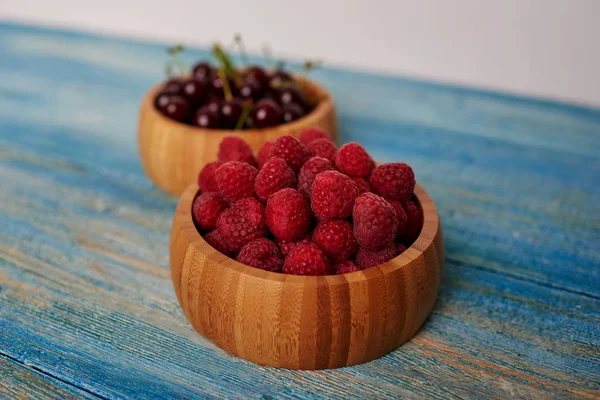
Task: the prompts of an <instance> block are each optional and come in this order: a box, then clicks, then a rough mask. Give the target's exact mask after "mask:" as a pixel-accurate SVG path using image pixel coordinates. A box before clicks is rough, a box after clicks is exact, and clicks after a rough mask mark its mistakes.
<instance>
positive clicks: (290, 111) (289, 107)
mask: <svg viewBox="0 0 600 400" xmlns="http://www.w3.org/2000/svg"><path fill="white" fill-rule="evenodd" d="M303 116H304V110H303V109H302V107H300V106H299V105H298V104H296V103H289V104H286V105H285V106H284V107H283V114H282V116H281V122H283V123H284V124H285V123H288V122H292V121H295V120H297V119H298V118H301V117H303Z"/></svg>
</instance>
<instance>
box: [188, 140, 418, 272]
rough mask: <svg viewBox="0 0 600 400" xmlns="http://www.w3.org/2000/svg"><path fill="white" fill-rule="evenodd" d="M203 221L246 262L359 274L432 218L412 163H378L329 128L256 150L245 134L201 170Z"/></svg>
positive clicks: (199, 222)
mask: <svg viewBox="0 0 600 400" xmlns="http://www.w3.org/2000/svg"><path fill="white" fill-rule="evenodd" d="M198 186H199V187H200V192H199V194H198V196H197V197H196V198H195V200H194V203H193V207H192V214H193V219H194V223H195V224H196V227H197V229H198V231H199V232H200V234H201V235H202V236H203V237H204V239H205V240H206V242H208V244H210V245H211V246H212V247H214V248H215V249H216V250H218V251H220V252H221V253H223V254H225V255H227V256H229V257H231V258H235V259H236V260H237V261H239V262H241V263H243V264H246V265H249V266H252V267H256V268H261V269H264V270H268V271H274V272H283V273H286V274H295V275H330V274H343V273H348V272H354V271H359V270H363V269H366V268H370V267H373V266H375V265H379V264H382V263H384V262H386V261H388V260H390V259H392V258H394V257H396V256H397V255H399V254H400V253H402V252H403V251H404V250H405V249H406V246H410V245H411V244H412V243H413V242H414V241H415V239H416V238H417V236H418V235H419V232H420V230H421V226H422V220H423V215H422V211H421V209H420V208H419V206H418V204H417V203H416V202H415V201H414V198H413V190H414V187H415V177H414V174H413V171H412V169H411V167H410V166H408V165H407V164H404V163H388V164H382V165H380V166H377V167H376V166H375V163H374V162H373V159H372V158H371V156H369V154H368V153H367V151H366V150H365V149H364V148H363V147H362V146H361V145H360V144H358V143H348V144H345V145H343V146H342V147H340V148H339V149H338V148H337V147H336V145H335V143H334V142H333V141H331V140H330V138H329V136H328V135H327V133H326V132H324V131H321V130H318V129H308V130H305V131H303V132H302V133H301V134H300V136H299V138H298V139H296V138H295V137H293V136H282V137H280V138H278V139H277V140H275V141H274V142H267V143H265V144H264V145H263V146H262V147H261V149H260V150H259V151H258V153H257V155H256V157H255V155H254V154H253V152H252V150H251V148H250V146H249V145H248V143H246V142H245V141H244V140H243V139H241V138H239V137H234V136H230V137H227V138H225V139H223V141H222V142H221V144H220V147H219V154H218V161H214V162H211V163H209V164H207V165H206V166H205V167H204V169H202V171H201V172H200V174H199V175H198Z"/></svg>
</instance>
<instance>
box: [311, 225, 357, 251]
mask: <svg viewBox="0 0 600 400" xmlns="http://www.w3.org/2000/svg"><path fill="white" fill-rule="evenodd" d="M313 241H314V242H315V243H316V244H317V245H318V246H319V247H320V248H321V250H323V251H324V252H325V254H326V255H327V257H329V258H330V259H331V260H332V261H334V262H341V261H344V260H347V259H349V258H350V257H352V256H353V255H354V254H355V253H356V250H357V249H358V244H356V240H355V239H354V233H352V225H351V224H350V223H349V222H346V221H344V220H341V219H330V220H325V221H321V222H319V225H317V227H316V228H315V231H314V232H313Z"/></svg>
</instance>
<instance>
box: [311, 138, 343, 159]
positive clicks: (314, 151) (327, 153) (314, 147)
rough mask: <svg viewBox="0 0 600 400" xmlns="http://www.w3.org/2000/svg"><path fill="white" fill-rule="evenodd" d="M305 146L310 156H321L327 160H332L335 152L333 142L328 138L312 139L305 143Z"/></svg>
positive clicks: (335, 148)
mask: <svg viewBox="0 0 600 400" xmlns="http://www.w3.org/2000/svg"><path fill="white" fill-rule="evenodd" d="M306 147H307V148H308V151H310V155H311V157H323V158H326V159H328V160H329V161H333V158H334V157H335V153H336V152H337V147H336V145H335V143H333V142H332V141H331V140H329V139H317V140H313V141H312V142H310V143H309V144H307V145H306Z"/></svg>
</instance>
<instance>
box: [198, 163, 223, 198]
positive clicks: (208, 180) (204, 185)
mask: <svg viewBox="0 0 600 400" xmlns="http://www.w3.org/2000/svg"><path fill="white" fill-rule="evenodd" d="M221 165H223V163H222V162H221V161H213V162H209V163H208V164H206V165H205V166H204V168H202V171H200V173H199V174H198V187H200V190H201V191H202V192H216V191H217V190H219V187H218V186H217V180H216V178H215V172H216V171H217V169H218V168H219V167H220V166H221Z"/></svg>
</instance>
